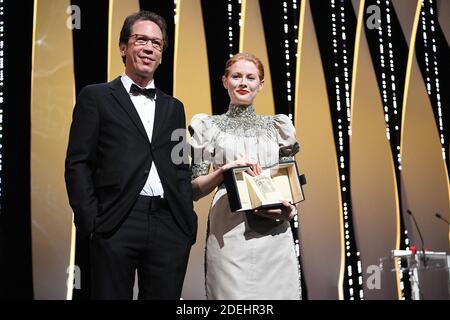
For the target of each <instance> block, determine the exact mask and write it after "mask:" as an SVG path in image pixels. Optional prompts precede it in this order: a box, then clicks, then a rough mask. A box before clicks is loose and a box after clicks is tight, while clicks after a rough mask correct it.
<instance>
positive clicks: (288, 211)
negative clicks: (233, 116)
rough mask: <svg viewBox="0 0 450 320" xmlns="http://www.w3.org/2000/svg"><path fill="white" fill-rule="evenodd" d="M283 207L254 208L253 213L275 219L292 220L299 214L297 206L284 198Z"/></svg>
mask: <svg viewBox="0 0 450 320" xmlns="http://www.w3.org/2000/svg"><path fill="white" fill-rule="evenodd" d="M282 203H283V208H281V209H268V210H258V209H256V210H254V211H253V213H255V214H257V215H258V216H261V217H265V218H269V219H273V220H284V221H290V220H291V219H292V218H294V217H295V215H296V214H297V208H296V207H295V206H294V205H292V204H290V203H289V202H288V201H285V200H283V201H282Z"/></svg>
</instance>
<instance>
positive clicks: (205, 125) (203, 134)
mask: <svg viewBox="0 0 450 320" xmlns="http://www.w3.org/2000/svg"><path fill="white" fill-rule="evenodd" d="M212 125H213V124H212V119H211V116H210V115H207V114H205V113H199V114H196V115H195V116H193V117H192V119H191V123H190V124H189V133H190V135H191V137H190V138H189V144H190V146H191V159H192V160H191V167H192V177H191V178H192V180H194V179H195V178H197V177H199V176H203V175H207V174H208V172H209V167H210V165H211V163H212V157H213V153H214V143H213V132H212V131H213V130H212Z"/></svg>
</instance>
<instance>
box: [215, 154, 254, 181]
mask: <svg viewBox="0 0 450 320" xmlns="http://www.w3.org/2000/svg"><path fill="white" fill-rule="evenodd" d="M245 166H249V167H250V168H249V169H247V170H246V172H247V173H249V174H250V175H251V176H253V177H255V176H257V175H259V174H261V172H262V169H261V166H260V165H259V163H258V162H257V161H256V160H253V159H250V158H247V157H242V158H239V159H237V160H234V161H233V162H229V163H226V164H224V165H223V166H222V167H221V170H222V172H224V171H226V170H228V169H231V168H234V167H245Z"/></svg>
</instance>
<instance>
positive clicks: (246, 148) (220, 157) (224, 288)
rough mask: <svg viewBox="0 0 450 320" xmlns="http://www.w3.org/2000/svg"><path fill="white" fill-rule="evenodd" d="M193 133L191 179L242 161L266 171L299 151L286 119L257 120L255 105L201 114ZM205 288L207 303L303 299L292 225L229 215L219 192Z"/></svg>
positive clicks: (193, 123)
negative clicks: (221, 112)
mask: <svg viewBox="0 0 450 320" xmlns="http://www.w3.org/2000/svg"><path fill="white" fill-rule="evenodd" d="M189 131H190V134H191V138H190V140H189V143H190V145H191V148H192V154H193V163H192V172H193V174H192V179H195V178H196V177H198V176H201V175H206V174H208V172H209V170H210V167H211V166H212V169H213V170H215V169H217V168H219V167H221V166H222V165H223V164H225V163H228V162H231V161H234V160H236V159H238V158H241V157H243V156H247V157H250V158H253V159H255V160H257V161H258V162H259V163H260V165H261V166H262V167H268V166H272V165H275V164H277V163H278V162H279V161H280V160H285V159H289V158H292V157H293V156H294V155H295V153H297V152H298V150H299V147H298V143H297V140H296V137H295V128H294V126H293V125H292V122H291V120H290V119H289V118H288V117H287V116H286V115H283V114H280V115H275V116H262V115H258V114H256V112H255V108H254V106H253V105H249V106H235V105H230V107H229V109H228V111H227V112H226V113H224V114H222V115H217V116H210V115H207V114H197V115H195V116H194V117H193V118H192V119H191V122H190V125H189ZM205 289H206V296H207V298H208V299H230V300H237V299H242V300H244V299H245V300H247V299H248V300H258V299H284V300H287V299H292V300H294V299H301V286H300V265H299V262H298V258H297V254H296V250H295V245H294V240H293V235H292V230H291V227H290V223H289V222H287V221H276V220H272V219H268V218H264V217H260V216H257V215H255V214H252V213H245V212H231V210H230V206H229V203H228V197H227V193H226V189H225V188H223V187H222V188H218V190H217V192H216V193H215V195H214V198H213V201H212V204H211V207H210V210H209V216H208V230H207V240H206V250H205Z"/></svg>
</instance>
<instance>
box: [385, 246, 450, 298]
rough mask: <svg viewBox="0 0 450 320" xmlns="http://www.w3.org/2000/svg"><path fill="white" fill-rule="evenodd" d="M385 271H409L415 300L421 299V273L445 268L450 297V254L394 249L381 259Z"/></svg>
mask: <svg viewBox="0 0 450 320" xmlns="http://www.w3.org/2000/svg"><path fill="white" fill-rule="evenodd" d="M380 267H381V269H382V270H383V271H390V272H401V273H403V272H407V273H408V274H409V279H410V283H411V294H412V299H413V300H421V298H422V294H421V290H420V288H421V287H420V274H422V273H423V272H436V271H442V270H445V271H446V273H447V288H448V294H449V297H450V254H447V253H446V252H435V251H425V254H424V253H423V252H422V251H417V252H416V253H413V252H412V251H410V250H392V251H391V255H390V256H388V257H383V258H381V259H380Z"/></svg>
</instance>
